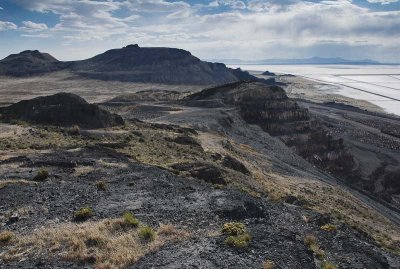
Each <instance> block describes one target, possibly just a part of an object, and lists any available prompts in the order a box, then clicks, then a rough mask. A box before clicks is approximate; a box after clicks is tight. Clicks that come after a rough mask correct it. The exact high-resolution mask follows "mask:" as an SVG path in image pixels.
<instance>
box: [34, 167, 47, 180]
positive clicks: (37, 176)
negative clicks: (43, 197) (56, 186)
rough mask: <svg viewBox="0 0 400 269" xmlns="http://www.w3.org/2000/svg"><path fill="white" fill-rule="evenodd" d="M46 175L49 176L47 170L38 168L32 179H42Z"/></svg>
mask: <svg viewBox="0 0 400 269" xmlns="http://www.w3.org/2000/svg"><path fill="white" fill-rule="evenodd" d="M48 177H49V171H47V170H46V169H40V170H39V171H38V172H37V174H36V176H35V177H34V178H33V180H35V181H44V180H45V179H46V178H48Z"/></svg>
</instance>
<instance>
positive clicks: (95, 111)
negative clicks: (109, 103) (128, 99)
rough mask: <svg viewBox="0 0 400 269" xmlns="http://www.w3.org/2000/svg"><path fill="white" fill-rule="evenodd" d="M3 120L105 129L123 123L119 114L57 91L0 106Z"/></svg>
mask: <svg viewBox="0 0 400 269" xmlns="http://www.w3.org/2000/svg"><path fill="white" fill-rule="evenodd" d="M0 119H2V120H3V121H13V120H17V121H26V122H32V123H41V124H51V125H57V126H72V125H78V126H80V127H85V128H104V127H111V126H117V125H122V124H124V121H123V119H122V118H121V116H119V115H116V114H112V113H110V112H108V111H106V110H103V109H101V108H100V107H99V106H97V105H95V104H89V103H88V102H86V101H85V100H84V99H83V98H81V97H79V96H78V95H75V94H71V93H57V94H54V95H51V96H44V97H37V98H34V99H31V100H24V101H20V102H18V103H16V104H13V105H11V106H8V107H4V108H1V109H0Z"/></svg>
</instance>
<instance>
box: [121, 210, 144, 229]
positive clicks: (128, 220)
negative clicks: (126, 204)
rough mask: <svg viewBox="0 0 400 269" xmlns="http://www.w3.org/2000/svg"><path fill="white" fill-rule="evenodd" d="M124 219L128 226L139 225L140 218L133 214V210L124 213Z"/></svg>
mask: <svg viewBox="0 0 400 269" xmlns="http://www.w3.org/2000/svg"><path fill="white" fill-rule="evenodd" d="M122 219H123V224H124V225H126V226H131V227H138V226H139V223H140V222H139V220H138V219H137V218H135V217H134V216H133V214H132V213H131V212H125V213H124V214H123V215H122Z"/></svg>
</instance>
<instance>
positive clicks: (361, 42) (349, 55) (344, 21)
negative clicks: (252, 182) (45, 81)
mask: <svg viewBox="0 0 400 269" xmlns="http://www.w3.org/2000/svg"><path fill="white" fill-rule="evenodd" d="M127 44H139V46H142V47H145V46H146V47H148V46H150V47H175V48H182V49H186V50H189V51H190V52H191V53H192V54H193V55H195V56H197V57H199V58H201V59H242V60H260V59H271V58H308V57H313V56H319V57H342V58H346V59H352V60H355V59H372V60H377V61H381V62H395V63H400V0H308V1H300V0H204V1H200V0H179V1H176V0H169V1H167V0H0V58H4V57H6V56H7V55H9V54H11V53H18V52H20V51H23V50H27V49H31V50H33V49H38V50H40V51H42V52H48V53H50V54H51V55H53V56H54V57H56V58H57V59H59V60H79V59H85V58H89V57H92V56H94V55H96V54H98V53H101V52H104V51H106V50H108V49H112V48H119V47H123V46H126V45H127Z"/></svg>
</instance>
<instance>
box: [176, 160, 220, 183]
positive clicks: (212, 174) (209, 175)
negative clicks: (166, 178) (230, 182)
mask: <svg viewBox="0 0 400 269" xmlns="http://www.w3.org/2000/svg"><path fill="white" fill-rule="evenodd" d="M171 167H172V168H173V169H176V170H178V171H187V172H189V173H190V175H191V176H192V177H195V178H198V179H201V180H204V181H205V182H209V183H212V184H220V185H226V181H225V179H224V178H223V177H222V173H221V171H220V170H219V169H218V167H216V166H214V165H212V164H208V163H200V162H199V163H197V162H196V163H178V164H174V165H172V166H171Z"/></svg>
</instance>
